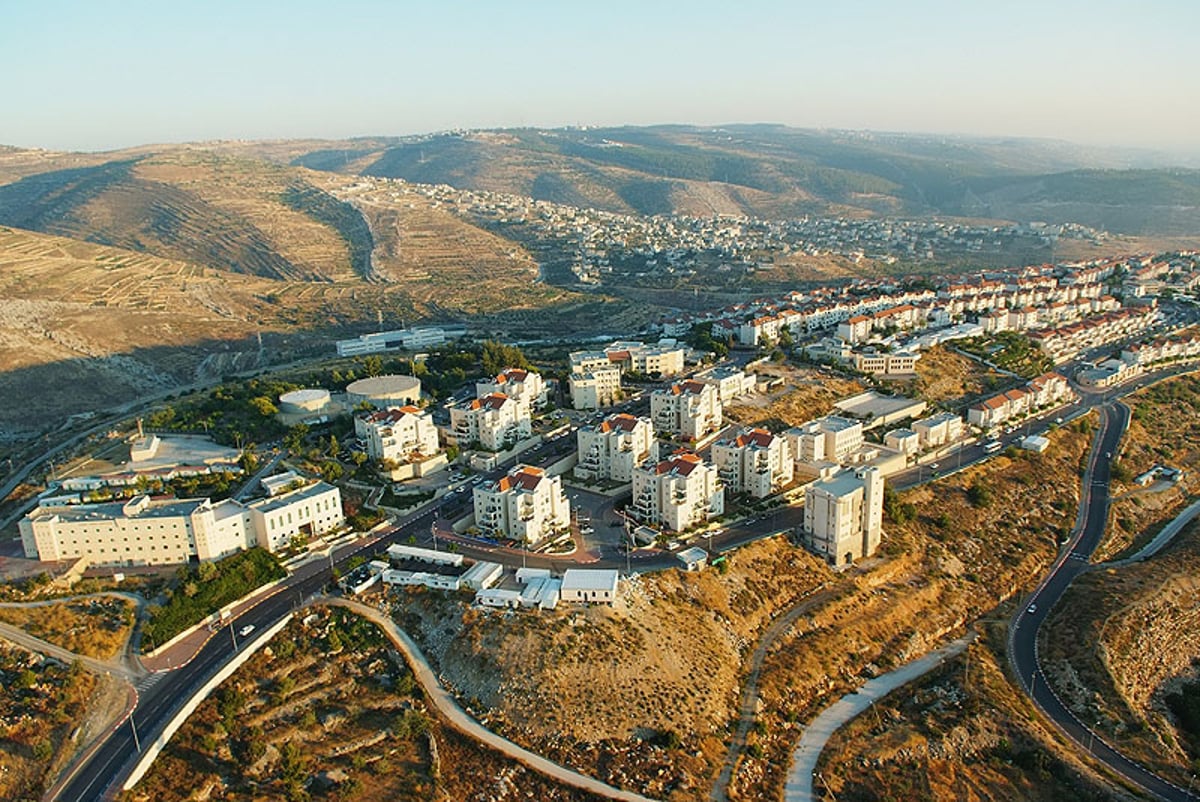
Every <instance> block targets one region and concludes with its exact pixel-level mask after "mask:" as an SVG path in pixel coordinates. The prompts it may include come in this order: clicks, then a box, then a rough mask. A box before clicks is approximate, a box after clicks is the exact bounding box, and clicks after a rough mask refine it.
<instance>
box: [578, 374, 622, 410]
mask: <svg viewBox="0 0 1200 802" xmlns="http://www.w3.org/2000/svg"><path fill="white" fill-rule="evenodd" d="M567 383H568V385H569V386H570V388H571V406H573V407H574V408H575V409H600V408H601V407H609V406H612V405H613V404H615V403H616V402H617V399H618V398H619V397H620V393H621V371H620V370H618V369H617V368H615V367H603V368H596V369H592V370H585V371H582V372H580V373H572V374H571V376H570V378H569V379H568V380H567Z"/></svg>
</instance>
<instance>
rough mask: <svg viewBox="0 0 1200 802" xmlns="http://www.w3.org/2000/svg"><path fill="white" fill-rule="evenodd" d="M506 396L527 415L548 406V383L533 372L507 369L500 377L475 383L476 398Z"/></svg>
mask: <svg viewBox="0 0 1200 802" xmlns="http://www.w3.org/2000/svg"><path fill="white" fill-rule="evenodd" d="M497 393H499V394H500V395H506V396H508V397H509V398H511V399H513V400H514V401H516V402H517V403H518V404H520V405H522V406H524V407H525V408H526V411H527V413H528V412H532V411H534V410H539V409H541V408H543V407H544V406H546V383H545V382H544V381H542V375H541V374H540V373H537V372H536V371H532V370H522V369H521V368H507V369H505V370H503V371H501V372H500V373H499V374H498V375H496V376H493V377H492V378H490V379H487V380H485V381H481V382H476V383H475V397H476V398H486V397H487V396H489V395H495V394H497Z"/></svg>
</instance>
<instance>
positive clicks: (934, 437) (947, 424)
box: [912, 412, 963, 449]
mask: <svg viewBox="0 0 1200 802" xmlns="http://www.w3.org/2000/svg"><path fill="white" fill-rule="evenodd" d="M912 430H913V431H914V432H916V434H917V436H918V438H919V441H920V442H919V445H920V448H922V449H926V448H940V447H942V446H944V445H947V444H949V443H953V442H955V441H956V440H958V439H959V438H961V437H962V430H963V420H962V418H960V417H959V416H958V415H955V414H953V413H951V412H939V413H938V414H937V415H931V416H930V417H928V418H921V420H919V421H916V422H914V423H913V425H912Z"/></svg>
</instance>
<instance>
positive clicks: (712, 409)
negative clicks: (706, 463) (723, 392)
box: [650, 381, 722, 440]
mask: <svg viewBox="0 0 1200 802" xmlns="http://www.w3.org/2000/svg"><path fill="white" fill-rule="evenodd" d="M721 415H722V407H721V397H720V396H719V395H718V393H717V391H716V389H715V388H713V387H712V385H709V384H703V383H701V382H698V381H685V382H680V383H678V384H673V385H671V386H670V387H668V388H667V389H665V390H655V391H654V392H653V393H651V394H650V419H651V420H652V421H653V422H654V429H655V431H657V432H666V433H669V434H674V435H678V436H679V437H680V438H681V439H684V440H699V439H701V438H702V437H704V436H705V435H706V434H709V433H711V432H715V431H717V430H718V429H720V428H721Z"/></svg>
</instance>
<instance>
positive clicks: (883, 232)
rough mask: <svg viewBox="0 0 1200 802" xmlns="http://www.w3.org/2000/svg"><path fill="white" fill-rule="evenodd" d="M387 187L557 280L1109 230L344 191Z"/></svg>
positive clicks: (941, 253)
mask: <svg viewBox="0 0 1200 802" xmlns="http://www.w3.org/2000/svg"><path fill="white" fill-rule="evenodd" d="M364 192H365V193H370V192H386V193H389V194H390V196H391V199H392V200H393V201H396V200H399V199H401V198H402V197H404V196H405V195H409V194H415V195H420V196H422V197H425V198H429V199H431V200H433V201H434V202H435V203H436V204H438V205H444V206H445V207H446V208H448V209H451V210H453V211H454V212H455V213H457V214H459V215H460V216H462V217H464V218H465V219H468V220H470V221H472V222H474V223H476V224H478V225H482V226H484V227H492V228H497V229H499V230H502V232H503V233H504V235H505V236H506V237H509V238H512V239H516V240H518V241H528V242H531V243H536V244H537V245H538V246H539V248H540V249H543V250H545V251H546V252H549V253H553V255H554V256H553V259H552V260H550V261H552V262H554V263H555V264H558V263H562V264H564V265H566V266H567V268H566V269H567V270H568V271H569V272H568V273H567V274H564V275H562V276H556V280H558V281H568V280H570V281H575V282H577V283H578V284H580V285H583V286H587V285H595V286H600V285H606V284H608V285H613V286H616V285H622V284H632V283H645V282H647V281H651V282H653V281H654V280H655V279H656V278H657V279H662V280H664V281H666V282H668V283H669V282H670V281H672V280H674V279H679V278H686V277H688V276H693V275H695V274H696V273H697V272H698V271H699V272H702V273H703V275H704V276H705V278H706V279H710V280H720V278H721V276H722V274H724V275H725V276H726V277H727V278H729V279H730V280H737V279H739V278H740V277H742V276H744V275H746V274H747V273H750V274H752V273H754V272H755V271H757V270H769V269H772V268H773V267H774V265H775V263H776V262H777V261H779V260H781V259H784V258H786V257H788V256H789V255H792V254H804V255H808V256H836V257H842V258H845V259H848V260H850V261H851V262H854V263H857V262H861V261H863V260H868V259H869V260H875V261H879V262H881V263H884V264H894V263H896V262H898V261H906V262H934V261H937V260H941V259H945V258H946V257H948V256H951V255H955V256H970V255H972V254H976V255H977V254H980V253H983V252H992V253H1009V252H1015V251H1021V250H1026V251H1028V250H1037V249H1044V250H1046V252H1047V253H1048V254H1049V253H1050V252H1051V250H1052V246H1053V244H1054V243H1056V242H1057V241H1058V240H1059V239H1079V240H1084V241H1088V242H1102V241H1104V240H1106V239H1108V237H1109V235H1108V234H1107V233H1106V232H1103V231H1097V230H1095V229H1092V228H1088V227H1087V226H1082V225H1078V224H1073V223H1063V224H1043V223H1030V224H1012V225H1000V226H973V225H966V224H963V223H957V222H948V221H941V220H907V219H891V218H847V217H830V216H819V217H800V218H796V219H786V220H766V219H759V218H752V217H746V216H728V215H722V216H716V217H708V218H702V217H689V216H685V215H654V216H638V215H623V214H617V213H613V212H605V211H600V210H597V209H585V208H579V207H575V206H569V205H565V204H559V203H554V202H551V201H546V200H534V199H532V198H528V197H525V196H520V195H508V194H504V193H499V192H488V191H482V190H463V189H457V188H454V187H450V186H446V185H430V184H410V183H407V182H405V181H403V180H401V179H384V178H370V179H366V178H364V179H361V180H360V182H359V183H358V184H356V185H354V186H352V187H350V188H349V189H347V190H343V191H342V192H341V193H340V194H342V195H343V196H345V197H346V198H351V199H352V198H353V197H354V196H355V195H358V194H360V193H364Z"/></svg>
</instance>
